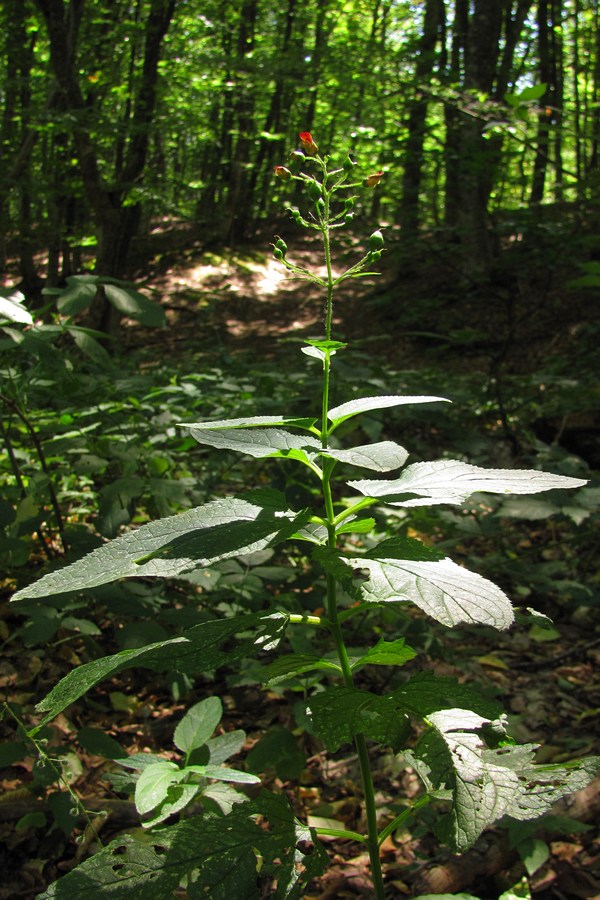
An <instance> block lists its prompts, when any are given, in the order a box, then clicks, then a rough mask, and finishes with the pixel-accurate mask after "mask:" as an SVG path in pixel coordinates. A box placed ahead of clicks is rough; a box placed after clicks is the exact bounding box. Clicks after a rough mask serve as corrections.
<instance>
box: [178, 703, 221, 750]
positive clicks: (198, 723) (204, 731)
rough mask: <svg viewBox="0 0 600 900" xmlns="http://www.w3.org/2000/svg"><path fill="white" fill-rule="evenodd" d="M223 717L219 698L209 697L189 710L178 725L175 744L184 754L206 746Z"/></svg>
mask: <svg viewBox="0 0 600 900" xmlns="http://www.w3.org/2000/svg"><path fill="white" fill-rule="evenodd" d="M222 715H223V704H222V703H221V700H220V699H219V697H207V698H206V699H205V700H200V702H199V703H196V704H195V705H194V706H192V708H191V709H188V711H187V712H186V714H185V716H184V717H183V719H182V720H181V722H179V724H178V725H177V728H176V729H175V733H174V735H173V743H174V744H175V746H176V747H178V748H179V749H180V750H181V751H182V752H183V753H188V754H189V753H191V752H192V750H195V749H196V748H197V747H201V746H202V745H203V744H206V742H207V741H208V739H209V738H210V736H211V735H212V734H213V732H214V731H215V729H216V727H217V725H218V724H219V722H220V721H221V717H222Z"/></svg>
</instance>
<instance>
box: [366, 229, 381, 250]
mask: <svg viewBox="0 0 600 900" xmlns="http://www.w3.org/2000/svg"><path fill="white" fill-rule="evenodd" d="M383 243H384V241H383V235H382V233H381V232H380V231H374V232H373V234H372V235H371V237H370V238H369V250H381V248H382V247H383Z"/></svg>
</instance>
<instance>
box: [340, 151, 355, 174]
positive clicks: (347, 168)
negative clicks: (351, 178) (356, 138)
mask: <svg viewBox="0 0 600 900" xmlns="http://www.w3.org/2000/svg"><path fill="white" fill-rule="evenodd" d="M356 165H357V163H356V161H355V160H354V159H352V157H351V156H350V154H348V156H347V157H346V159H345V160H344V163H343V169H344V172H345V173H346V175H349V174H350V172H352V170H353V168H354V166H356Z"/></svg>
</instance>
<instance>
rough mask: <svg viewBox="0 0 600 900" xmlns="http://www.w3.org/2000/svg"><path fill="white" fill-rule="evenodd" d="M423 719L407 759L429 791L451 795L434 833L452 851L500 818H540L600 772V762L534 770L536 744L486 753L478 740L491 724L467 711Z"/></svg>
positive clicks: (445, 712)
mask: <svg viewBox="0 0 600 900" xmlns="http://www.w3.org/2000/svg"><path fill="white" fill-rule="evenodd" d="M428 720H429V724H430V726H431V727H430V730H429V731H428V732H427V733H426V734H425V735H424V736H423V737H422V738H421V740H420V741H419V743H418V744H417V747H416V748H415V750H414V752H413V753H412V754H409V756H410V757H411V761H412V762H413V763H414V764H415V767H416V768H417V771H418V772H419V774H421V775H422V776H423V777H424V780H425V782H426V783H427V784H428V787H429V789H434V790H435V789H440V788H441V789H446V790H450V791H451V794H452V808H451V810H450V812H449V813H448V814H447V815H446V816H445V817H444V819H443V820H442V821H441V823H440V825H439V828H438V829H437V832H438V834H439V836H440V838H441V839H442V840H444V841H445V842H447V843H449V844H450V845H451V846H452V847H453V848H454V849H456V850H457V851H461V852H462V851H464V850H466V849H467V848H468V847H470V846H471V845H472V844H473V843H474V842H475V841H476V840H477V838H478V837H479V835H480V834H481V832H482V831H483V830H484V829H485V828H487V827H488V826H489V825H491V824H492V823H493V822H496V821H498V819H500V818H502V817H503V816H510V817H512V818H515V819H520V820H525V819H534V818H537V817H538V816H541V815H543V814H544V813H546V812H548V811H549V810H550V808H551V807H552V805H553V804H554V803H555V802H556V801H557V800H559V799H560V798H561V797H563V796H564V795H565V794H568V793H571V792H572V791H575V790H579V789H580V788H582V787H585V785H587V784H588V783H589V782H590V781H591V780H592V778H593V777H594V774H595V773H596V772H597V771H598V769H599V768H600V758H588V759H585V760H580V761H577V762H575V763H572V764H568V765H566V766H561V765H539V766H538V765H535V763H534V761H533V758H534V754H535V751H536V750H537V746H535V745H526V746H520V747H519V746H510V745H509V746H503V747H498V748H495V749H490V748H488V747H487V746H486V744H485V742H484V740H483V738H482V736H481V732H482V730H483V729H484V726H486V725H488V726H489V725H490V724H491V723H490V720H489V719H487V718H485V717H482V716H480V715H478V714H477V713H474V712H472V711H471V710H465V709H459V708H455V709H446V710H440V711H438V712H433V713H431V714H430V715H429V717H428Z"/></svg>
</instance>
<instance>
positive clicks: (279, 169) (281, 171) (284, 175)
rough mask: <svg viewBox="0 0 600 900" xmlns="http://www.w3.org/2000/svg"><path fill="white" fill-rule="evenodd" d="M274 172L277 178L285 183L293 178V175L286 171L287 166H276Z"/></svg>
mask: <svg viewBox="0 0 600 900" xmlns="http://www.w3.org/2000/svg"><path fill="white" fill-rule="evenodd" d="M273 171H274V172H275V174H276V175H277V177H278V178H281V179H283V181H289V180H290V178H291V177H292V173H291V172H290V170H289V169H286V167H285V166H275V168H274V170H273Z"/></svg>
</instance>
